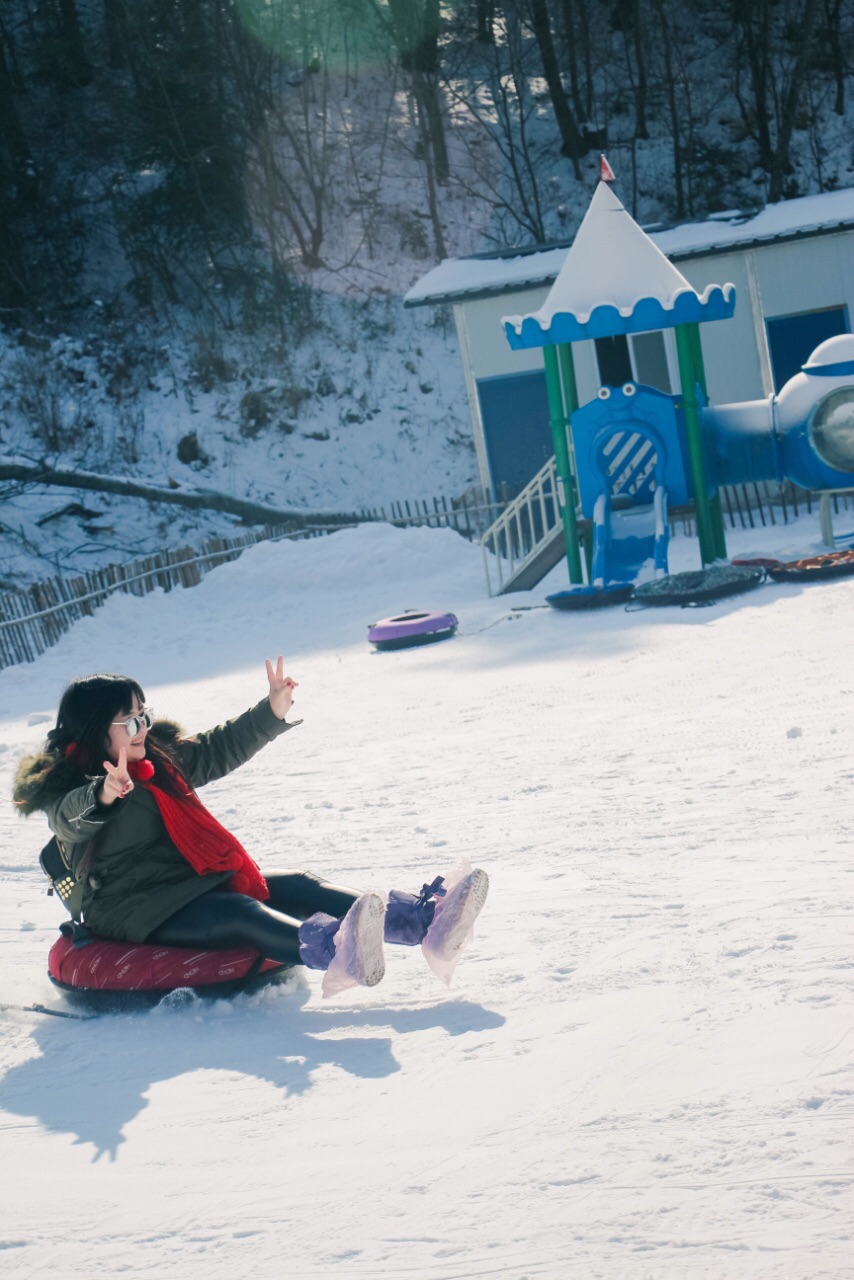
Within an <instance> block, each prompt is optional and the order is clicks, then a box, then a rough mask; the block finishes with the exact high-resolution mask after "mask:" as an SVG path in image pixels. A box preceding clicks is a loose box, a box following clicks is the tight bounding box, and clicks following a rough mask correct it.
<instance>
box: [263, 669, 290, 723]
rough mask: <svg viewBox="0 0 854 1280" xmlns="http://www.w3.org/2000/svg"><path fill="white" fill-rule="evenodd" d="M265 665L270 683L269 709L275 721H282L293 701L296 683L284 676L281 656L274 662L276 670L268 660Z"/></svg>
mask: <svg viewBox="0 0 854 1280" xmlns="http://www.w3.org/2000/svg"><path fill="white" fill-rule="evenodd" d="M264 661H265V663H266V665H267V679H268V680H269V682H270V693H269V699H270V708H271V710H272V712H273V715H274V716H275V717H276V719H277V720H284V719H285V717H286V716H287V714H288V712H289V711H290V709H291V705H292V704H293V700H294V689H296V687H297V681H296V680H292V679H291V677H290V676H286V675H285V674H284V671H285V660H284V658H283V657H282V655H281V654H279V657H278V658H277V660H276V669H275V671H274V670H273V664H272V662H271V661H270V659H269V658H265V659H264Z"/></svg>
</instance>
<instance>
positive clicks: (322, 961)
mask: <svg viewBox="0 0 854 1280" xmlns="http://www.w3.org/2000/svg"><path fill="white" fill-rule="evenodd" d="M340 927H341V921H340V920H339V919H338V918H337V917H336V916H328V915H327V914H326V912H325V911H317V912H315V914H314V915H313V916H309V918H308V919H307V920H304V921H303V923H302V924H301V925H300V927H299V935H298V936H299V958H300V960H302V962H303V964H304V965H305V966H306V968H308V969H328V968H329V963H330V961H331V960H332V958H333V956H334V955H335V942H334V941H333V939H334V938H335V935H336V933H337V932H338V930H339V929H340Z"/></svg>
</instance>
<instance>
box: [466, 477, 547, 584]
mask: <svg viewBox="0 0 854 1280" xmlns="http://www.w3.org/2000/svg"><path fill="white" fill-rule="evenodd" d="M560 520H561V515H560V508H559V506H558V496H557V470H556V466H555V459H554V457H551V458H549V460H548V462H547V463H546V464H545V466H544V467H542V468H541V469H540V470H539V471H538V472H537V474H536V475H535V476H534V478H533V479H532V480H530V481H529V482H528V484H526V485H525V488H524V489H523V490H522V492H521V493H520V494H518V495H517V496H516V497H515V498H514V499H513V501H512V502H511V503H509V504H508V506H507V507H506V508H505V509H504V511H502V513H501V515H500V516H499V517H498V519H497V520H494V521H493V522H492V524H491V525H490V526H489V528H488V529H487V530H486V531H485V532H484V533H483V534H482V536H481V539H480V545H481V550H482V553H483V568H484V572H485V574H486V589H487V591H488V593H489V595H490V596H491V595H493V594H494V593H493V590H492V580H491V578H490V573H489V556H488V551H490V550H491V551H492V554H493V556H494V557H495V564H496V568H497V571H498V592H497V594H499V595H500V594H501V592H502V590H503V589H504V585H505V577H504V568H503V563H504V562H505V561H506V562H507V571H508V572H507V579H506V580H507V582H509V581H510V580H511V579H512V578H513V577H515V576H516V574H518V573H520V572H521V570H522V569H524V568H525V567H526V566H527V565H528V564H529V563H530V561H531V560H533V559H534V557H535V556H536V555H537V553H538V552H539V550H540V548H541V547H542V546H543V544H544V543H545V542H546V541H548V539H549V538H550V537H551V535H552V534H553V532H554V530H555V528H556V527H557V525H558V524H560ZM538 522H539V527H540V529H541V530H542V533H541V535H540V536H539V537H536V536H535V531H536V529H537V525H538ZM490 541H491V544H492V545H491V547H490V546H488V544H489V543H490ZM502 550H503V551H505V552H506V554H502Z"/></svg>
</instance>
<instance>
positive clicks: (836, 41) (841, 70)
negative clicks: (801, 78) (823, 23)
mask: <svg viewBox="0 0 854 1280" xmlns="http://www.w3.org/2000/svg"><path fill="white" fill-rule="evenodd" d="M841 8H842V0H824V15H825V18H826V19H827V39H828V42H829V45H830V56H831V58H832V60H833V75H834V78H835V80H836V99H835V101H834V103H833V110H834V111H835V112H836V114H837V115H838V116H844V115H845V71H846V67H845V53H844V51H843V48H842V31H841V29H840V22H839V15H840V10H841Z"/></svg>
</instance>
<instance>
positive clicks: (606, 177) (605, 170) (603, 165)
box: [599, 154, 616, 182]
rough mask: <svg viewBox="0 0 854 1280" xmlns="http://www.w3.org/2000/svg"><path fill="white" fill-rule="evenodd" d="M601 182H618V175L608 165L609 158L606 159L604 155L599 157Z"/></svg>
mask: <svg viewBox="0 0 854 1280" xmlns="http://www.w3.org/2000/svg"><path fill="white" fill-rule="evenodd" d="M599 181H600V182H615V181H616V175H615V174H614V170H613V169H612V168H611V166H610V165H609V164H608V161H607V158H606V157H605V155H604V154H603V155H601V156H600V157H599Z"/></svg>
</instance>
